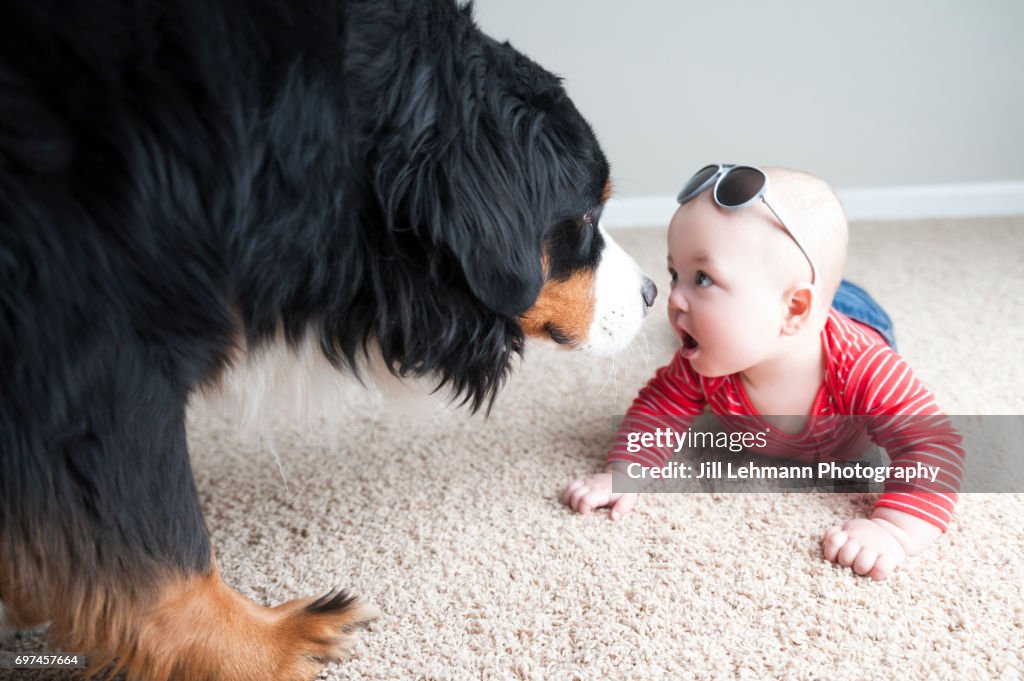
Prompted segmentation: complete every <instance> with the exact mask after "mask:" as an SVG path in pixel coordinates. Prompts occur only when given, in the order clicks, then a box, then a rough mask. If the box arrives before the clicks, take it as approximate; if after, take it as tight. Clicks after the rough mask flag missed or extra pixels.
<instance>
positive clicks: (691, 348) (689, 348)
mask: <svg viewBox="0 0 1024 681" xmlns="http://www.w3.org/2000/svg"><path fill="white" fill-rule="evenodd" d="M698 345H699V343H698V342H697V339H696V338H694V337H693V336H691V335H690V334H688V333H686V332H685V331H683V356H684V357H690V356H692V355H693V353H695V352H696V351H697V346H698Z"/></svg>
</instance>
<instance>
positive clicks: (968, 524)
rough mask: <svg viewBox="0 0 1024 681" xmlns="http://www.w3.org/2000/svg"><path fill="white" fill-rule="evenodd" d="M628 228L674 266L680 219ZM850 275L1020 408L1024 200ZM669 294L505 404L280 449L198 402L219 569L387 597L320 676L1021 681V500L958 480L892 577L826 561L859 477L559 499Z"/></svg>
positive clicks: (267, 599)
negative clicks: (838, 484) (634, 325)
mask: <svg viewBox="0 0 1024 681" xmlns="http://www.w3.org/2000/svg"><path fill="white" fill-rule="evenodd" d="M618 236H619V238H620V242H621V243H622V245H623V246H624V247H625V248H626V249H627V250H629V251H630V252H632V253H633V254H634V255H635V256H636V257H637V259H638V261H639V262H640V263H641V265H642V266H643V267H644V268H645V269H646V270H647V271H648V273H649V274H651V275H652V277H653V278H655V280H656V281H657V282H658V283H659V285H661V284H663V283H664V282H665V280H666V275H665V273H664V272H663V268H664V264H663V263H664V257H665V252H664V243H663V240H664V235H663V232H662V231H661V230H633V231H624V232H620V233H619V234H618ZM848 274H849V276H850V277H851V278H852V279H854V280H855V281H858V282H860V283H862V284H864V285H865V286H867V287H868V288H869V290H871V291H872V292H873V293H874V294H875V295H876V297H877V298H878V299H879V300H880V301H881V302H882V303H883V305H885V306H886V307H887V308H888V310H889V311H890V313H891V314H892V316H893V318H894V320H895V322H896V324H897V333H898V336H899V341H900V345H901V351H902V352H903V354H904V355H905V356H906V357H907V358H908V359H909V361H910V363H911V365H912V366H913V367H915V369H916V371H917V373H918V374H919V376H920V377H921V378H922V379H923V380H924V381H925V382H926V384H927V385H929V386H930V387H931V388H932V389H933V390H934V391H935V392H936V393H937V394H938V397H939V400H940V404H942V405H943V406H944V407H945V408H946V410H947V411H949V412H951V413H959V414H1024V390H1022V386H1024V362H1022V350H1021V348H1022V347H1024V314H1022V312H1024V218H1021V219H992V220H974V221H929V222H920V223H870V224H857V225H854V227H853V230H852V235H851V249H850V262H849V267H848ZM664 304H665V301H664V297H663V296H662V297H660V298H659V300H658V304H657V307H656V309H655V310H654V313H653V314H652V315H651V316H650V318H649V319H648V322H647V324H646V327H645V336H646V341H638V342H637V343H636V344H635V346H634V347H633V348H631V349H630V350H629V351H628V352H626V353H624V354H623V355H622V356H620V357H617V358H615V360H614V362H613V361H611V360H607V359H602V360H594V359H591V358H588V357H585V356H582V355H577V354H569V353H565V352H560V351H557V350H548V349H544V348H533V349H532V351H531V352H530V353H528V356H527V358H526V361H525V362H524V364H523V366H522V367H521V368H520V370H519V371H518V372H517V373H516V374H515V376H514V378H513V380H512V381H511V383H510V384H509V386H508V388H507V389H506V390H505V391H504V392H503V393H502V395H501V397H500V398H499V401H498V403H497V405H496V407H495V409H494V412H493V413H492V414H491V416H490V418H489V419H485V418H483V417H482V416H476V417H472V418H471V417H468V416H467V415H466V414H464V413H457V412H438V413H436V414H433V415H432V416H431V417H430V418H407V417H399V416H397V415H396V414H395V413H394V412H392V411H390V410H386V409H384V408H382V407H381V405H380V403H379V402H376V401H373V400H370V399H368V398H367V397H366V394H365V393H363V392H361V391H359V390H357V389H354V388H349V389H346V395H345V398H346V404H347V406H346V408H345V409H344V410H343V411H341V413H338V414H337V415H336V420H337V422H338V423H336V424H331V425H329V426H324V427H317V428H309V429H307V428H306V427H301V428H300V427H296V426H292V427H288V426H282V427H281V428H280V429H278V431H277V432H276V434H275V438H274V442H275V448H276V451H277V453H278V455H279V458H280V468H279V464H278V461H276V460H275V457H274V455H273V453H272V451H271V447H269V446H267V445H266V444H263V445H259V444H256V445H254V444H247V443H246V441H245V440H243V439H242V438H240V437H239V436H238V435H237V434H236V433H235V432H233V430H232V428H231V426H230V425H228V423H227V422H226V421H224V420H223V419H222V418H221V417H219V416H214V415H212V414H210V413H208V412H207V411H205V410H202V409H199V410H197V411H196V413H194V414H193V418H192V423H191V431H190V440H191V444H192V451H193V457H194V460H195V469H196V475H197V478H198V484H199V488H200V491H201V495H202V501H203V505H204V508H205V511H206V517H207V521H208V523H209V525H210V527H211V529H212V533H213V537H214V541H215V545H216V547H217V551H218V556H219V562H220V568H221V572H222V574H223V576H224V577H225V579H226V580H227V581H229V582H230V583H232V584H234V585H236V586H237V587H238V588H239V589H240V590H242V591H243V592H245V593H246V594H249V595H250V596H252V597H253V598H255V599H256V600H257V601H260V602H263V603H267V604H272V603H277V602H279V601H281V600H284V599H288V598H292V597H296V596H300V595H308V594H315V593H319V592H323V591H326V590H328V589H330V588H332V587H335V586H344V587H347V588H350V589H352V590H353V591H354V592H356V593H358V594H361V595H362V596H364V597H365V598H366V599H367V600H369V601H371V602H372V603H374V604H375V605H377V606H378V607H379V608H380V609H381V610H382V611H383V616H382V617H381V619H379V620H378V621H377V622H376V623H375V624H374V625H372V626H371V628H370V629H369V630H367V631H365V632H363V633H362V634H361V635H360V637H359V640H358V643H357V644H356V646H355V648H354V650H353V654H352V657H351V659H350V660H348V661H347V662H345V663H343V664H341V665H337V666H332V667H330V668H329V669H328V671H327V673H326V674H325V676H324V678H327V679H361V678H365V679H587V680H589V679H620V678H621V679H627V678H635V679H659V678H673V679H689V678H693V679H722V678H745V679H771V678H783V679H817V678H829V679H876V678H879V679H881V678H891V677H895V676H899V677H906V678H911V679H923V678H949V679H953V678H970V679H1017V678H1021V677H1024V657H1022V652H1021V651H1022V650H1024V557H1022V550H1024V529H1022V528H1024V494H1020V495H1010V494H1002V495H994V494H993V495H982V494H972V495H966V496H965V497H964V498H963V500H962V501H961V506H960V510H959V514H958V516H957V519H956V521H955V522H954V525H953V527H952V529H951V530H950V531H949V533H948V534H947V535H946V536H944V537H943V538H942V539H941V540H940V541H939V543H938V544H937V546H935V547H934V548H933V550H931V551H929V552H928V553H926V554H925V555H922V556H919V557H917V558H913V559H910V560H909V561H908V562H907V563H905V564H904V565H903V567H902V568H901V570H900V571H899V572H898V573H897V575H896V576H894V577H893V578H891V579H890V580H889V581H887V582H883V583H872V582H870V581H868V580H866V579H863V578H859V577H856V576H854V575H853V574H852V573H851V572H850V571H849V570H844V569H839V568H836V567H834V566H832V565H830V564H829V563H827V562H826V561H824V560H823V559H822V557H821V555H820V548H819V543H820V539H821V535H822V532H823V531H824V530H825V529H826V528H827V527H828V526H829V525H830V524H832V523H836V522H839V521H841V520H844V519H846V518H849V517H851V516H855V515H857V514H863V513H865V511H867V510H868V508H869V506H870V502H871V499H870V498H866V497H864V496H861V495H842V496H820V495H809V494H791V495H782V494H777V495H766V494H762V495H744V494H729V495H725V494H723V495H710V494H701V495H696V494H694V495H666V494H662V495H647V496H645V497H644V498H643V499H641V502H640V505H639V506H638V508H637V510H636V511H635V512H634V513H633V514H632V515H631V516H629V517H628V518H627V519H626V520H625V521H624V522H622V523H619V524H614V525H613V524H612V523H610V522H609V521H608V519H607V516H606V515H604V514H597V515H593V516H590V517H585V518H584V517H580V516H575V515H572V514H571V513H570V512H569V511H568V510H567V509H566V508H565V507H564V506H562V505H560V504H559V502H558V499H557V497H558V494H559V493H560V491H561V489H562V488H563V486H564V485H565V483H567V482H568V481H569V480H571V479H572V478H573V477H574V476H578V475H581V474H584V473H588V472H590V471H593V470H595V469H597V468H599V467H600V466H601V465H602V462H603V458H604V455H605V450H606V447H607V445H608V443H609V440H610V438H611V437H612V431H611V422H612V417H613V415H615V414H621V413H622V412H623V411H624V409H625V408H626V406H627V405H628V404H629V402H630V400H631V399H632V397H633V395H634V393H635V391H636V389H637V388H638V387H639V386H640V385H641V384H642V383H643V382H644V381H645V380H646V379H647V378H648V376H649V375H650V373H651V372H652V371H653V370H654V369H655V368H656V367H657V366H659V365H660V364H661V363H663V362H664V361H666V360H667V358H668V357H669V356H670V354H671V352H672V350H673V336H672V334H671V332H670V331H669V329H668V328H667V323H666V322H665V319H664V316H665V315H664ZM336 426H337V428H336ZM338 428H340V430H339V429H338ZM339 433H340V434H339ZM968 455H969V456H985V455H986V453H985V452H969V453H968ZM1011 455H1013V456H1015V457H1016V458H1018V459H1019V458H1020V455H1019V453H1011ZM1022 465H1024V462H1022ZM282 473H283V474H284V477H285V478H286V479H287V489H286V487H285V484H284V482H283V481H282ZM17 647H19V648H21V649H25V650H39V649H41V644H40V642H39V640H38V639H27V640H22V641H20V642H19V643H18V644H17ZM0 674H3V672H0ZM7 674H8V676H0V678H24V679H48V680H49V679H69V678H74V677H72V676H70V675H65V674H55V673H39V672H21V676H20V677H14V676H11V675H10V674H12V672H7Z"/></svg>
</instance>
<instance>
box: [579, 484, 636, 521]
mask: <svg viewBox="0 0 1024 681" xmlns="http://www.w3.org/2000/svg"><path fill="white" fill-rule="evenodd" d="M637 499H638V496H637V494H636V493H635V492H620V493H618V494H616V493H615V492H612V474H611V473H598V474H597V475H593V476H591V477H589V478H587V479H586V480H575V481H573V483H572V484H571V485H569V486H568V487H566V488H565V492H564V493H563V494H562V502H563V503H566V504H569V507H570V508H571V509H572V510H574V511H576V512H577V513H581V514H583V515H587V514H588V513H590V512H591V511H593V510H594V509H595V508H601V507H603V506H611V514H610V517H611V519H612V520H619V519H621V518H624V517H625V516H626V514H627V513H629V512H630V511H632V510H633V507H634V506H636V502H637Z"/></svg>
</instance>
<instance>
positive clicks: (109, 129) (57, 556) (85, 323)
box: [0, 0, 655, 681]
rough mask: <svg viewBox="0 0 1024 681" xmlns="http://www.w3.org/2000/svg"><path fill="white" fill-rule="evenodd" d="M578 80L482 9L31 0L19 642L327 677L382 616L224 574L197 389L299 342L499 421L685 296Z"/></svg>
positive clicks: (24, 142)
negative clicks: (628, 202) (500, 410)
mask: <svg viewBox="0 0 1024 681" xmlns="http://www.w3.org/2000/svg"><path fill="white" fill-rule="evenodd" d="M609 192H610V182H609V168H608V163H607V161H606V159H605V156H604V155H603V153H602V151H601V148H600V147H599V145H598V142H597V140H596V138H595V136H594V133H593V131H592V130H591V128H590V127H589V126H588V124H587V123H586V121H585V120H584V119H583V117H582V116H581V115H580V113H579V112H578V111H577V109H576V108H575V107H574V106H573V104H572V102H571V101H570V100H569V98H568V97H567V96H566V93H565V91H564V89H563V88H562V86H561V84H560V81H559V79H558V78H556V77H555V76H553V75H551V74H550V73H548V72H547V71H545V70H544V69H542V68H541V67H540V66H538V65H537V64H535V63H534V62H532V61H531V60H529V59H528V58H527V57H525V56H524V55H522V54H521V53H519V52H517V51H516V50H515V49H513V48H512V47H511V46H510V45H508V44H507V43H504V44H503V43H498V42H496V41H495V40H493V39H491V38H489V37H488V36H486V35H484V34H483V33H482V32H481V31H480V30H479V29H478V28H477V26H476V25H475V24H474V22H473V19H472V16H471V8H469V7H460V6H459V5H457V4H456V2H455V1H454V0H215V1H211V2H197V1H195V0H161V1H157V0H91V1H89V2H70V3H69V2H62V1H59V0H20V1H19V0H15V1H14V2H8V3H5V5H4V11H3V18H2V20H0V628H6V629H8V630H11V629H25V628H31V627H36V626H40V625H44V624H48V637H49V640H50V642H51V643H52V645H53V646H55V647H60V648H62V649H64V650H71V651H84V652H87V653H88V654H89V655H90V662H91V667H90V673H95V672H99V671H101V670H105V671H106V672H111V673H118V672H123V673H124V674H125V675H126V676H127V678H129V679H145V680H146V681H165V680H169V679H186V680H188V681H205V680H210V681H213V680H217V681H254V680H257V681H262V680H267V681H270V680H274V681H293V680H294V681H298V680H305V679H309V678H312V677H314V676H315V675H316V674H317V673H318V672H319V670H320V668H321V667H322V666H323V664H324V663H325V661H327V660H330V659H334V658H335V657H337V655H338V654H339V651H340V650H341V649H342V648H343V646H344V644H345V643H346V641H347V639H348V638H349V636H350V634H351V631H352V627H353V626H354V625H356V624H358V623H359V622H360V621H362V620H363V619H364V618H365V616H366V611H365V609H364V608H363V607H362V606H361V605H360V604H359V602H358V601H357V600H356V599H354V598H353V597H351V596H349V595H347V594H346V593H345V592H332V593H329V594H326V595H324V596H321V597H313V598H305V599H299V600H295V601H291V602H287V603H284V604H282V605H278V606H276V607H272V608H267V607H262V606H259V605H257V604H255V603H253V602H251V601H250V600H248V599H246V598H244V597H243V596H241V595H240V594H238V593H237V592H236V591H234V590H232V589H231V588H229V587H228V586H226V585H225V584H224V583H223V582H222V581H221V579H220V577H219V576H218V572H217V567H216V563H215V559H214V551H213V548H212V547H211V545H210V540H209V535H208V532H207V528H206V526H205V524H204V520H203V516H202V514H201V512H200V508H199V503H198V499H197V493H196V487H195V483H194V481H193V477H192V473H191V470H190V464H189V456H188V452H187V449H186V437H185V418H184V417H185V411H186V406H187V403H188V400H189V397H190V395H192V394H193V393H194V392H195V391H197V390H200V389H205V388H209V387H210V386H215V385H216V384H217V383H218V382H219V381H220V380H222V378H223V375H224V374H225V372H227V371H229V370H231V367H235V366H238V365H239V364H244V362H245V355H246V353H252V352H256V351H258V350H260V349H261V348H264V347H266V346H267V345H268V344H272V343H274V342H277V341H282V342H284V343H285V344H287V346H289V347H292V348H296V347H298V346H300V345H302V344H305V343H310V342H311V343H313V344H315V347H316V348H317V349H318V352H319V353H321V354H322V356H323V357H324V358H325V359H326V360H327V361H329V362H330V363H331V364H332V365H333V366H334V367H335V368H337V369H338V370H341V371H348V372H351V371H353V370H357V369H358V367H359V365H360V363H361V362H362V360H363V358H364V357H365V356H368V355H369V354H371V351H372V353H374V354H377V355H378V356H379V357H380V358H381V359H382V360H383V363H384V365H385V366H386V367H387V368H388V370H389V371H391V372H392V373H393V374H395V375H396V376H399V377H420V376H425V377H430V378H431V379H432V380H433V381H434V382H435V384H436V385H438V386H439V387H440V388H441V389H443V390H444V391H445V392H446V394H448V396H449V397H450V398H451V399H453V400H455V401H456V402H458V403H460V404H466V405H468V407H469V408H470V409H472V410H477V409H480V408H484V409H487V408H489V407H490V405H491V403H492V401H493V399H494V396H495V393H496V391H497V390H498V389H499V387H500V386H501V384H502V382H503V380H504V379H505V377H506V375H507V372H508V370H509V367H510V364H511V363H512V361H513V359H515V358H516V357H517V356H518V355H520V354H521V352H522V350H523V346H524V342H525V340H526V338H527V337H537V338H544V339H549V340H550V341H553V342H554V343H556V344H560V345H562V346H566V347H569V348H578V349H585V350H590V351H592V352H595V353H611V352H615V351H617V350H619V349H621V348H623V347H624V346H625V345H627V344H628V343H629V342H630V341H631V339H632V338H633V336H634V334H635V333H636V332H637V331H638V329H639V327H640V324H641V320H642V319H643V316H644V314H645V313H646V311H647V309H648V308H649V307H650V305H651V303H652V301H653V299H654V296H655V289H654V286H653V284H652V283H651V282H650V280H648V279H647V278H645V277H644V276H643V275H642V274H641V272H640V271H639V269H638V268H637V267H636V265H635V264H634V263H633V261H632V260H631V259H630V258H629V257H628V256H626V255H625V254H624V253H623V252H622V251H621V249H619V248H618V247H617V246H616V245H615V244H614V243H613V242H612V240H611V239H610V238H609V236H608V234H607V233H605V232H604V231H603V230H602V229H601V228H600V227H599V224H598V222H599V220H600V218H601V210H602V207H603V206H604V204H605V202H606V201H607V199H608V196H609Z"/></svg>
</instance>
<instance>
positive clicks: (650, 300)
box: [640, 277, 658, 312]
mask: <svg viewBox="0 0 1024 681" xmlns="http://www.w3.org/2000/svg"><path fill="white" fill-rule="evenodd" d="M640 295H642V296H643V297H644V305H646V306H647V307H648V308H650V307H651V305H654V299H655V298H657V297H658V287H657V286H655V285H654V282H653V281H651V280H650V279H648V278H647V277H644V285H643V288H641V289H640ZM645 312H646V310H645Z"/></svg>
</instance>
